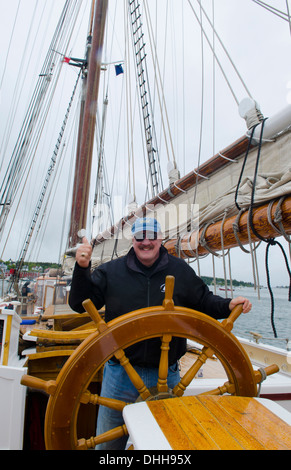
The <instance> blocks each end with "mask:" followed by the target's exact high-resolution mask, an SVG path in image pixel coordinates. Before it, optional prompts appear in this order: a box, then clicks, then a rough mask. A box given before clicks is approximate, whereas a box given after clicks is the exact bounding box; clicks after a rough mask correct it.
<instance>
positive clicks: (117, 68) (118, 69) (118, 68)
mask: <svg viewBox="0 0 291 470" xmlns="http://www.w3.org/2000/svg"><path fill="white" fill-rule="evenodd" d="M121 73H123V67H122V65H121V64H119V65H115V74H116V76H117V75H120V74H121Z"/></svg>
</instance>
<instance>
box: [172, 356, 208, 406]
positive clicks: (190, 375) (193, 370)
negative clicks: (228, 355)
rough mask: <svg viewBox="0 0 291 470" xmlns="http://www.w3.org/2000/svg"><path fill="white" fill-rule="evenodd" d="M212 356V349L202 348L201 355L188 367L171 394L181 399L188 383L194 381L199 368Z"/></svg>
mask: <svg viewBox="0 0 291 470" xmlns="http://www.w3.org/2000/svg"><path fill="white" fill-rule="evenodd" d="M213 354H214V351H213V349H211V348H206V347H204V348H203V349H202V352H201V354H200V355H199V357H198V359H197V360H196V361H195V362H194V364H193V365H192V366H191V367H190V369H189V370H188V371H187V372H186V374H185V375H184V376H183V377H182V379H181V380H180V382H179V383H178V384H177V385H176V387H174V388H173V393H174V394H175V395H177V397H181V396H182V395H183V394H184V392H185V390H186V388H187V387H188V385H189V384H190V382H192V380H193V379H194V377H195V375H196V374H197V373H198V371H199V370H200V368H201V367H202V366H203V364H205V362H206V361H207V359H209V358H210V357H212V356H213Z"/></svg>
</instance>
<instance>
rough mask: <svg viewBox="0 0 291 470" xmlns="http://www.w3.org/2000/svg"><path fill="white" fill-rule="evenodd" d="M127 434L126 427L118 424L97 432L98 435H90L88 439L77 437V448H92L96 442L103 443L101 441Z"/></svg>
mask: <svg viewBox="0 0 291 470" xmlns="http://www.w3.org/2000/svg"><path fill="white" fill-rule="evenodd" d="M123 436H128V431H127V427H126V425H125V424H124V425H123V426H118V427H117V428H114V429H111V430H110V431H107V432H104V433H103V434H99V436H96V437H91V438H90V439H84V438H83V439H78V444H77V447H76V449H77V450H88V449H94V447H95V446H97V445H98V444H103V442H109V441H113V440H114V439H119V438H120V437H123Z"/></svg>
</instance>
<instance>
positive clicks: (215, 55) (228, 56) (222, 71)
mask: <svg viewBox="0 0 291 470" xmlns="http://www.w3.org/2000/svg"><path fill="white" fill-rule="evenodd" d="M197 2H198V4H199V5H201V0H197ZM188 3H189V6H190V8H191V10H192V12H193V14H194V16H195V18H196V20H197V21H198V23H199V25H200V27H201V29H202V32H203V35H204V36H205V38H206V40H207V43H208V45H209V47H210V49H211V51H212V53H213V55H214V57H215V60H216V62H217V64H218V66H219V68H220V70H221V73H222V75H223V77H224V79H225V81H226V83H227V85H228V87H229V89H230V92H231V94H232V96H233V98H234V100H235V102H236V103H237V105H238V104H239V100H238V98H237V96H236V94H235V92H234V90H233V88H232V86H231V85H230V82H229V80H228V78H227V76H226V73H225V71H224V69H223V67H222V64H221V62H220V60H219V58H218V56H217V54H216V52H215V51H214V48H213V46H212V44H211V41H210V39H209V38H208V36H207V34H206V31H205V29H204V28H203V26H202V23H201V21H200V19H199V17H198V15H197V13H196V11H195V9H194V7H193V5H192V3H191V0H188ZM201 8H202V11H203V13H204V15H205V17H206V19H207V21H208V22H209V24H210V26H211V28H212V29H213V31H214V33H215V36H216V38H217V39H218V41H219V43H220V45H221V46H222V48H223V50H224V52H225V54H226V56H227V58H228V60H229V61H230V63H231V65H232V67H233V68H234V71H235V72H236V74H237V76H238V78H239V80H240V82H241V83H242V86H243V87H244V89H245V91H246V92H247V94H248V96H249V97H251V93H250V91H249V90H248V88H247V86H246V84H245V83H244V81H243V79H242V77H241V75H240V73H239V72H238V69H237V68H236V66H235V64H234V62H233V60H232V59H231V57H230V55H229V53H228V52H227V50H226V48H225V46H224V44H223V42H222V40H221V39H220V37H219V35H218V34H217V31H216V29H215V28H214V26H213V24H212V22H211V20H210V18H209V17H208V15H207V13H206V11H205V10H204V8H203V7H202V5H201Z"/></svg>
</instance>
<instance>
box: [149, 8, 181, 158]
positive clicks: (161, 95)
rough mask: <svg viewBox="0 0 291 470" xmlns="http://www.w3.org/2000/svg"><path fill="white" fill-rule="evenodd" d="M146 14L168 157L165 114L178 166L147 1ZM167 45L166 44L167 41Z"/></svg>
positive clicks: (173, 156) (172, 150)
mask: <svg viewBox="0 0 291 470" xmlns="http://www.w3.org/2000/svg"><path fill="white" fill-rule="evenodd" d="M145 13H146V20H147V25H148V31H149V41H150V47H151V53H152V58H153V65H154V78H155V84H156V89H157V93H158V99H159V105H160V111H161V121H162V127H163V129H164V136H165V145H166V148H167V157H168V160H170V158H169V149H168V144H167V139H166V128H165V122H164V117H163V115H164V114H165V118H166V123H167V129H168V134H169V138H170V146H171V152H172V159H173V162H174V164H175V165H176V156H175V151H174V145H173V140H172V134H171V128H170V124H169V116H168V111H167V106H166V100H165V94H164V86H163V83H164V80H163V79H162V78H161V71H160V67H159V61H158V54H157V47H156V43H155V41H154V39H153V38H154V33H153V26H152V22H151V18H150V14H149V6H148V2H147V0H145ZM165 44H166V41H165ZM165 57H166V54H164V58H165ZM164 70H165V67H164ZM159 87H160V88H159ZM159 89H161V92H159Z"/></svg>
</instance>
